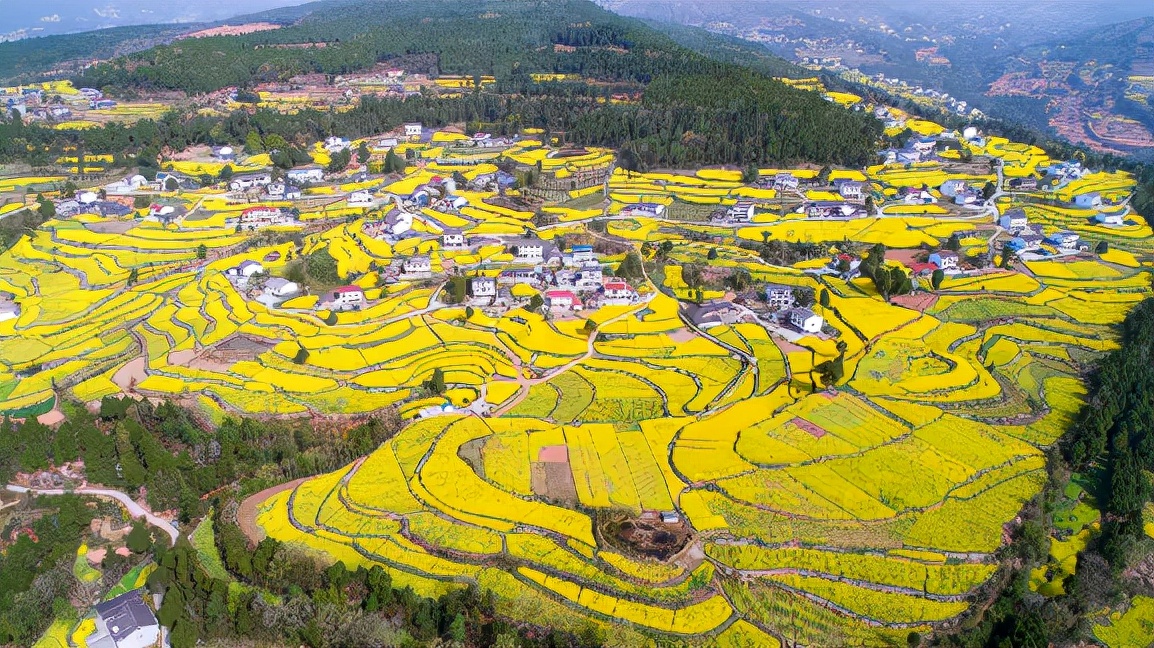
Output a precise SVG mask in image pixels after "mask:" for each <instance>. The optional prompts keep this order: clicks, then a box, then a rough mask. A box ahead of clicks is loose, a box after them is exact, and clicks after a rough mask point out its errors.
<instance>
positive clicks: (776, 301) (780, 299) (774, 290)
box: [765, 284, 793, 310]
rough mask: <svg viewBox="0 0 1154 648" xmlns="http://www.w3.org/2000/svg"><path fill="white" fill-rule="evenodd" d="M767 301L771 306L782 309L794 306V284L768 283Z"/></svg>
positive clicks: (766, 288) (766, 290)
mask: <svg viewBox="0 0 1154 648" xmlns="http://www.w3.org/2000/svg"><path fill="white" fill-rule="evenodd" d="M765 302H766V303H767V304H769V305H770V307H771V308H775V309H777V310H781V309H783V308H790V307H792V306H793V286H787V285H785V284H768V285H766V287H765Z"/></svg>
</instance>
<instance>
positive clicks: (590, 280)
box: [573, 263, 605, 290]
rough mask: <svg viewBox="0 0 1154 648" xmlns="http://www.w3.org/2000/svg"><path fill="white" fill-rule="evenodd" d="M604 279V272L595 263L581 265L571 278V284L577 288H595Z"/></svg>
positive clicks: (598, 286) (599, 285)
mask: <svg viewBox="0 0 1154 648" xmlns="http://www.w3.org/2000/svg"><path fill="white" fill-rule="evenodd" d="M604 280H605V273H604V271H603V270H602V269H601V266H599V265H597V264H596V263H591V264H588V265H584V266H581V269H580V270H578V271H577V273H576V275H575V276H574V278H573V285H575V286H576V287H577V289H578V290H597V289H598V288H600V287H601V282H602V281H604Z"/></svg>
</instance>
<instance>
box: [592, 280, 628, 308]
mask: <svg viewBox="0 0 1154 648" xmlns="http://www.w3.org/2000/svg"><path fill="white" fill-rule="evenodd" d="M636 296H637V293H636V292H634V291H633V288H631V287H630V286H629V284H627V283H625V282H624V281H607V282H605V284H604V285H603V286H601V303H602V304H603V305H605V306H625V305H627V304H631V303H633V299H634V298H635V297H636Z"/></svg>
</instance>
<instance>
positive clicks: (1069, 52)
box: [602, 0, 1154, 155]
mask: <svg viewBox="0 0 1154 648" xmlns="http://www.w3.org/2000/svg"><path fill="white" fill-rule="evenodd" d="M602 4H603V6H606V7H607V8H610V9H612V10H614V11H618V12H620V13H623V14H626V15H633V16H638V17H643V18H648V19H654V20H671V21H676V22H678V23H681V24H690V25H697V26H701V27H704V28H706V29H708V30H710V31H714V32H717V33H721V34H726V35H729V36H733V37H739V38H742V39H745V40H749V41H754V42H758V43H761V44H762V45H763V46H764V47H765V48H766V49H768V50H769V51H771V52H773V53H775V54H778V55H780V56H782V57H784V58H786V59H788V60H791V61H794V62H797V63H803V64H808V65H809V66H811V67H820V68H822V69H826V70H829V71H832V72H838V71H840V70H844V69H857V70H860V71H862V72H864V73H866V74H869V75H877V74H881V75H884V76H886V77H887V78H896V79H899V80H901V81H905V82H907V83H909V84H911V85H912V86H922V87H925V88H927V89H933V90H938V91H942V92H947V93H949V94H950V95H952V96H954V97H957V98H959V99H964V100H966V101H967V102H968V104H969V105H970V106H973V107H977V108H979V109H981V110H982V111H984V112H986V113H988V114H990V115H992V116H995V117H1000V118H1003V119H1009V120H1012V121H1016V122H1019V123H1022V124H1023V125H1026V126H1029V127H1031V128H1035V129H1042V130H1048V131H1050V132H1052V133H1055V134H1058V135H1061V136H1063V137H1065V138H1067V139H1069V140H1071V141H1073V142H1076V143H1079V144H1083V145H1088V146H1091V147H1093V148H1095V149H1097V150H1100V151H1104V152H1107V151H1112V152H1118V153H1140V154H1143V155H1148V154H1150V153H1152V152H1154V109H1152V108H1151V106H1152V105H1154V81H1151V79H1152V78H1154V29H1152V26H1154V18H1151V17H1150V16H1152V15H1154V4H1152V3H1150V2H1148V1H1147V0H1142V1H1133V0H1123V1H1121V2H1112V3H1100V2H1091V1H1082V0H1066V1H1064V2H1045V3H1043V2H1033V3H1022V2H992V1H985V0H983V1H978V2H968V3H966V4H965V5H958V4H957V3H933V2H897V1H893V0H891V1H888V2H886V1H883V2H868V3H866V2H846V1H844V0H811V1H807V2H801V1H794V0H785V1H768V0H765V1H758V0H708V1H706V0H672V1H669V2H655V1H654V0H602ZM1071 16H1077V20H1071ZM1119 20H1125V21H1126V22H1121V23H1119V22H1117V21H1119Z"/></svg>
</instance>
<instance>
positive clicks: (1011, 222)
mask: <svg viewBox="0 0 1154 648" xmlns="http://www.w3.org/2000/svg"><path fill="white" fill-rule="evenodd" d="M1029 224H1030V219H1029V218H1028V217H1027V216H1026V210H1024V209H1022V208H1021V207H1015V208H1013V209H1010V210H1007V211H1006V213H1004V214H1002V217H1001V218H999V219H998V225H999V226H1000V227H1001V228H1002V229H1004V230H1006V231H1007V232H1009V233H1011V234H1017V233H1018V232H1020V231H1022V230H1024V229H1026V227H1027V226H1028V225H1029Z"/></svg>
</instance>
